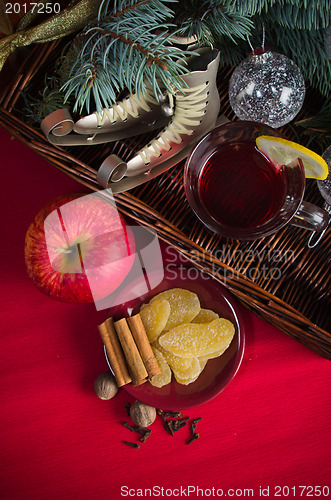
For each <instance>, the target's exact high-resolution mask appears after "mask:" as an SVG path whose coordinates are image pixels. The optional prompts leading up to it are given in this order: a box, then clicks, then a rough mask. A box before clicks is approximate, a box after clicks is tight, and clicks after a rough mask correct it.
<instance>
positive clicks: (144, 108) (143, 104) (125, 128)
mask: <svg viewBox="0 0 331 500" xmlns="http://www.w3.org/2000/svg"><path fill="white" fill-rule="evenodd" d="M170 100H171V97H170V99H169V97H168V95H167V93H164V94H160V95H159V96H158V100H157V99H156V97H155V95H154V92H153V89H152V87H151V86H149V85H148V86H146V91H145V93H144V94H143V95H140V96H139V97H138V95H137V94H131V95H129V96H128V97H126V98H125V99H123V100H122V101H120V102H117V103H116V104H114V105H113V106H112V107H111V108H109V109H107V108H104V109H103V110H102V113H97V112H94V113H92V114H91V115H88V116H85V117H83V118H80V119H79V120H78V121H77V122H76V123H75V125H74V132H76V133H78V134H84V135H88V134H91V135H93V134H98V135H100V139H102V135H103V134H107V135H105V136H104V138H105V139H106V140H105V142H108V141H109V138H112V137H113V138H114V139H113V140H120V139H124V138H126V137H133V136H135V135H139V134H142V133H145V132H149V131H153V130H156V129H158V128H161V127H164V126H165V125H166V124H167V123H168V121H169V116H171V115H172V114H173V108H172V106H171V104H170Z"/></svg>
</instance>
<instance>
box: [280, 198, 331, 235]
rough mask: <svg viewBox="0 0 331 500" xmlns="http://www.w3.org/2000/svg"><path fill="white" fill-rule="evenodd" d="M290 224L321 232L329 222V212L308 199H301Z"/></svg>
mask: <svg viewBox="0 0 331 500" xmlns="http://www.w3.org/2000/svg"><path fill="white" fill-rule="evenodd" d="M290 224H291V225H292V226H297V227H302V228H304V229H310V230H311V231H316V232H321V231H324V229H326V228H327V227H328V225H329V224H330V214H329V213H328V212H327V211H326V210H324V209H323V208H320V207H317V206H316V205H313V204H312V203H309V202H308V201H303V202H302V203H301V205H300V207H299V208H298V210H297V211H296V213H295V215H294V217H293V218H292V219H291V222H290Z"/></svg>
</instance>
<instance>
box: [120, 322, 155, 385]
mask: <svg viewBox="0 0 331 500" xmlns="http://www.w3.org/2000/svg"><path fill="white" fill-rule="evenodd" d="M114 327H115V330H116V332H117V336H118V339H119V341H120V343H121V346H122V349H123V352H124V356H125V358H126V361H127V364H128V367H129V370H130V373H131V377H132V383H133V384H134V385H140V384H143V383H144V382H146V381H147V377H148V373H147V370H146V368H145V365H144V363H143V360H142V359H141V356H140V354H139V350H138V348H137V346H136V343H135V341H134V338H133V336H132V333H131V330H130V328H129V326H128V323H127V321H126V319H125V318H122V319H120V320H118V321H116V322H115V323H114Z"/></svg>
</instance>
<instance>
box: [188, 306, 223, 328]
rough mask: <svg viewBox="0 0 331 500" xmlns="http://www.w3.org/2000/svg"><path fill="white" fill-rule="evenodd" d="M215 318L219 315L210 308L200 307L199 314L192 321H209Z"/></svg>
mask: <svg viewBox="0 0 331 500" xmlns="http://www.w3.org/2000/svg"><path fill="white" fill-rule="evenodd" d="M217 318H219V315H218V314H217V313H215V312H214V311H212V310H211V309H200V312H199V314H198V315H197V316H196V317H195V318H193V319H192V323H200V324H201V323H211V322H212V321H214V319H217Z"/></svg>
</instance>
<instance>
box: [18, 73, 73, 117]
mask: <svg viewBox="0 0 331 500" xmlns="http://www.w3.org/2000/svg"><path fill="white" fill-rule="evenodd" d="M21 95H22V97H23V100H24V104H25V110H24V116H25V118H27V119H28V120H29V121H30V122H31V123H40V122H41V121H42V120H43V119H44V118H45V117H46V116H47V115H49V114H50V113H52V112H53V111H56V110H58V109H59V108H63V107H64V105H63V101H64V94H63V93H62V92H61V91H60V84H59V81H58V78H57V77H55V76H54V77H52V78H49V77H47V76H45V88H44V90H43V91H42V92H39V95H38V97H37V98H35V97H33V96H32V95H30V94H29V93H28V92H21Z"/></svg>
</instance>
